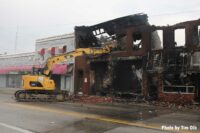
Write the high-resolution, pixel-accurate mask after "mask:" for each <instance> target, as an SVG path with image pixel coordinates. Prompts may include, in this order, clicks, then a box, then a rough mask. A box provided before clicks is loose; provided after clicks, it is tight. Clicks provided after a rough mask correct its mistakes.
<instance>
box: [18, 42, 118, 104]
mask: <svg viewBox="0 0 200 133" xmlns="http://www.w3.org/2000/svg"><path fill="white" fill-rule="evenodd" d="M114 47H115V45H114V44H113V43H112V44H108V45H105V46H104V47H98V48H78V49H76V50H75V51H73V52H69V53H65V54H61V55H56V56H53V57H50V58H49V59H48V60H47V62H46V65H45V67H44V68H40V69H38V70H35V69H33V72H32V74H28V75H23V76H22V89H23V90H18V91H16V92H15V99H16V100H17V101H35V100H36V99H37V100H39V101H40V100H44V99H45V100H52V99H53V100H55V99H56V97H57V96H58V95H61V96H62V100H64V98H65V93H64V92H62V91H55V90H56V84H55V82H54V80H53V79H51V71H52V68H53V66H54V65H55V64H59V63H64V62H66V61H67V60H70V59H72V58H75V57H78V56H83V55H87V56H90V57H97V56H98V55H103V54H108V53H110V52H111V50H112V49H113V48H114ZM38 95H40V96H38ZM41 97H42V98H41Z"/></svg>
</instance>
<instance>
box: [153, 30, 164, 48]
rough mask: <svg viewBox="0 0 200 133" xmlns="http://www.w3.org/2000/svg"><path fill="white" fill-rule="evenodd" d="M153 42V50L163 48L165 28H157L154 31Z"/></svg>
mask: <svg viewBox="0 0 200 133" xmlns="http://www.w3.org/2000/svg"><path fill="white" fill-rule="evenodd" d="M151 44H152V49H153V50H157V49H162V48H163V30H156V31H154V32H152V37H151Z"/></svg>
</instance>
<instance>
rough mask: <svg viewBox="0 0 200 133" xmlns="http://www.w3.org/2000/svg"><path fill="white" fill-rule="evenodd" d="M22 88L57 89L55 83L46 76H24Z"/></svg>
mask: <svg viewBox="0 0 200 133" xmlns="http://www.w3.org/2000/svg"><path fill="white" fill-rule="evenodd" d="M22 88H23V89H24V90H48V91H51V90H52V91H53V90H54V89H55V83H54V81H53V80H51V79H50V78H49V77H46V76H45V75H24V76H22Z"/></svg>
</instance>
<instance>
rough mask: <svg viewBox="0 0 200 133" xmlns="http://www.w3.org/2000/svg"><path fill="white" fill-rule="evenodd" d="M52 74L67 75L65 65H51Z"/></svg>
mask: <svg viewBox="0 0 200 133" xmlns="http://www.w3.org/2000/svg"><path fill="white" fill-rule="evenodd" d="M51 71H52V74H66V73H67V64H55V65H53V67H52V69H51Z"/></svg>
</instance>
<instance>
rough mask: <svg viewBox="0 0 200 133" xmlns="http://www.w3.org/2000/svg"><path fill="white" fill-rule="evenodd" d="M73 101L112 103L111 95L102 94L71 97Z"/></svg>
mask: <svg viewBox="0 0 200 133" xmlns="http://www.w3.org/2000/svg"><path fill="white" fill-rule="evenodd" d="M73 101H74V102H80V103H90V104H94V103H112V102H113V98H112V97H102V96H80V97H76V98H75V99H73Z"/></svg>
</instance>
